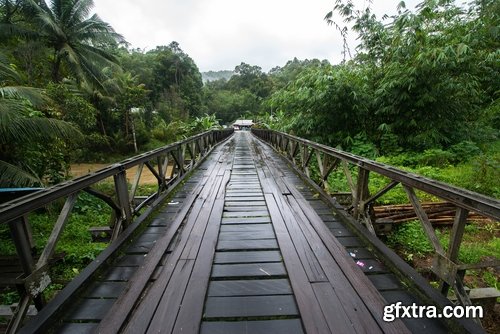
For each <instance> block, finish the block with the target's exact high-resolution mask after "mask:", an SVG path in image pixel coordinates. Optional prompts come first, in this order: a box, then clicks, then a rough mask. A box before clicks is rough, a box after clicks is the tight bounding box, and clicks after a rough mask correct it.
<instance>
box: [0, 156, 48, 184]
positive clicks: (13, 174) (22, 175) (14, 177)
mask: <svg viewBox="0 0 500 334" xmlns="http://www.w3.org/2000/svg"><path fill="white" fill-rule="evenodd" d="M0 175H2V177H1V178H0V188H11V187H30V186H35V185H42V181H41V180H40V179H39V178H38V177H36V176H35V175H32V174H30V173H28V172H27V171H25V170H24V169H22V168H20V167H18V166H15V165H12V164H10V163H8V162H6V161H3V160H0Z"/></svg>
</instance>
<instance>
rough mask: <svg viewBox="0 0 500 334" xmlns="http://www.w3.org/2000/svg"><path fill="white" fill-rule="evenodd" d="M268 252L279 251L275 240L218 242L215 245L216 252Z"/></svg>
mask: <svg viewBox="0 0 500 334" xmlns="http://www.w3.org/2000/svg"><path fill="white" fill-rule="evenodd" d="M259 249H260V250H269V249H279V247H278V243H277V242H276V240H275V239H260V240H220V241H219V242H218V243H217V248H216V250H217V251H234V250H259Z"/></svg>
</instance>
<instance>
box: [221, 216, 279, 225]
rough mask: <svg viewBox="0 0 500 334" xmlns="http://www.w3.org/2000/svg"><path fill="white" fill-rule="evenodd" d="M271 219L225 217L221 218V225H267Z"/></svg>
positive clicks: (266, 217)
mask: <svg viewBox="0 0 500 334" xmlns="http://www.w3.org/2000/svg"><path fill="white" fill-rule="evenodd" d="M270 222H271V218H270V217H269V216H263V217H226V218H222V222H221V223H222V224H269V223H270Z"/></svg>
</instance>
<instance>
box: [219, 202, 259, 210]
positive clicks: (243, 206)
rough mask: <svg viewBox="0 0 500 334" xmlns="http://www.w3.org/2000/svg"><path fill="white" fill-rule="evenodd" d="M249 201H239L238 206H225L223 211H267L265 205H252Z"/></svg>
mask: <svg viewBox="0 0 500 334" xmlns="http://www.w3.org/2000/svg"><path fill="white" fill-rule="evenodd" d="M249 203H251V202H245V203H241V202H240V206H225V207H224V211H226V212H252V211H258V212H261V211H267V207H266V206H264V205H262V206H252V205H248V204H249Z"/></svg>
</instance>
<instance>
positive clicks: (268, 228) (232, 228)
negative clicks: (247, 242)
mask: <svg viewBox="0 0 500 334" xmlns="http://www.w3.org/2000/svg"><path fill="white" fill-rule="evenodd" d="M220 232H221V233H226V232H239V233H252V232H273V233H274V230H273V225H272V224H227V225H221V227H220Z"/></svg>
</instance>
